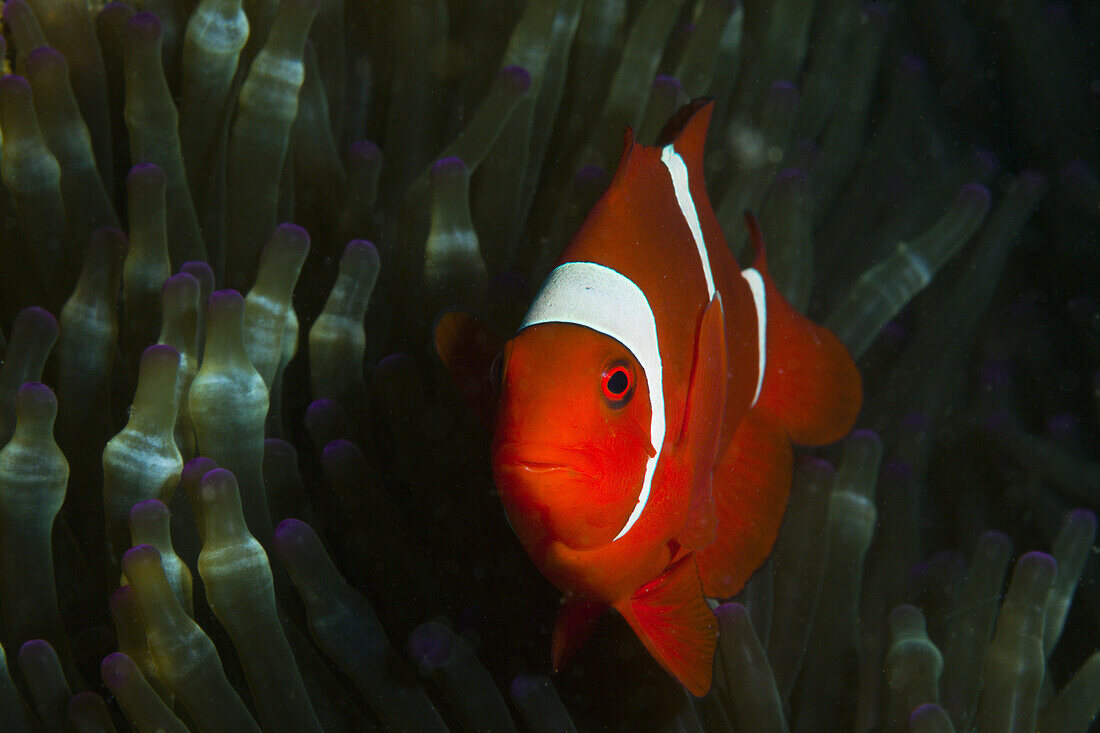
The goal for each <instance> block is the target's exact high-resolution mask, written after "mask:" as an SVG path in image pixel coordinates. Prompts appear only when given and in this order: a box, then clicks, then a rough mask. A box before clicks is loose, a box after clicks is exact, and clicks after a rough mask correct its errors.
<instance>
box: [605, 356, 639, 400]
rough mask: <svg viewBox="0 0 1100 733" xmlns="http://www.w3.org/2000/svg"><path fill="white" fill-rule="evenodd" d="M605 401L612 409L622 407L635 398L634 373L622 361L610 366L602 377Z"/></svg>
mask: <svg viewBox="0 0 1100 733" xmlns="http://www.w3.org/2000/svg"><path fill="white" fill-rule="evenodd" d="M600 387H601V390H602V391H603V396H604V399H605V400H607V401H608V404H610V405H611V406H612V407H622V406H624V405H625V404H626V403H627V402H629V401H630V398H631V397H633V396H634V371H633V370H632V369H630V367H629V366H628V365H627V364H626V363H624V362H621V361H618V362H615V363H613V364H610V365H609V366H608V367H607V368H606V369H604V370H603V374H602V375H600Z"/></svg>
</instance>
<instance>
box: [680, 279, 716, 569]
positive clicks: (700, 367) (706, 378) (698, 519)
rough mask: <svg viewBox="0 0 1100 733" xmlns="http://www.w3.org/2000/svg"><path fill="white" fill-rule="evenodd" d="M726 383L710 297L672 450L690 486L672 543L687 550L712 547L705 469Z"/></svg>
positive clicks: (713, 448)
mask: <svg viewBox="0 0 1100 733" xmlns="http://www.w3.org/2000/svg"><path fill="white" fill-rule="evenodd" d="M726 380H727V375H726V328H725V319H724V318H723V313H722V300H721V298H719V297H718V296H717V295H716V296H714V298H713V299H712V300H711V302H710V305H708V306H707V309H706V311H704V313H703V318H702V320H701V322H700V324H699V335H698V337H697V338H696V342H695V360H694V362H693V363H692V367H691V381H690V382H689V385H688V395H687V405H686V406H685V409H684V422H683V425H682V427H681V429H680V438H679V440H678V441H677V445H676V453H677V456H678V458H679V459H680V461H681V462H682V463H683V465H684V466H686V467H687V470H688V472H689V473H688V475H689V479H688V480H689V481H690V483H691V485H690V487H689V489H690V491H691V494H690V496H691V499H690V504H689V507H688V517H687V521H686V522H685V523H684V528H683V530H681V532H680V533H679V536H677V538H676V541H677V542H679V543H680V545H681V546H682V547H684V548H686V549H689V550H696V549H700V548H703V547H706V546H707V545H709V544H710V543H711V542H713V541H714V537H715V531H716V528H717V522H716V520H715V514H714V498H713V497H712V495H711V471H710V467H711V466H712V465H713V464H714V461H715V458H716V456H717V454H718V437H719V435H720V434H721V432H722V409H723V407H724V406H725V404H726Z"/></svg>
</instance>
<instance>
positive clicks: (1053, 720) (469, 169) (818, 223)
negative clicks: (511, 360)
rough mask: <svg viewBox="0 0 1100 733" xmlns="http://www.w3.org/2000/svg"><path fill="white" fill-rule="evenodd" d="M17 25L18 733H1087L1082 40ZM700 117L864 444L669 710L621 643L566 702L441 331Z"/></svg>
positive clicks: (4, 277)
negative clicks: (843, 368) (840, 355)
mask: <svg viewBox="0 0 1100 733" xmlns="http://www.w3.org/2000/svg"><path fill="white" fill-rule="evenodd" d="M3 20H4V26H3V27H4V29H5V31H6V32H5V34H4V36H3V41H4V43H5V45H4V49H5V60H6V62H7V64H8V66H7V70H9V71H11V72H13V73H10V74H8V75H6V76H4V77H3V78H0V135H2V148H0V155H2V162H0V175H2V179H3V184H4V186H3V192H0V213H2V216H3V219H2V220H0V222H2V223H3V225H4V226H3V229H4V235H3V237H2V239H0V356H2V358H3V363H2V367H0V446H2V449H0V609H2V641H3V650H4V651H5V652H6V656H4V655H2V654H0V661H2V662H3V665H2V666H0V728H2V729H3V730H13V731H14V730H33V729H46V730H68V729H71V728H72V727H73V726H75V727H76V728H77V729H79V730H82V731H85V730H86V731H91V730H97V731H110V730H115V729H124V728H125V726H127V725H129V726H131V727H133V728H134V729H137V730H149V731H152V730H187V729H195V730H219V729H225V730H255V729H259V728H262V729H264V730H292V731H302V730H364V729H369V728H371V727H385V728H390V729H395V730H443V729H446V728H451V727H457V728H463V729H476V730H481V729H486V730H489V729H492V730H511V729H514V728H517V727H526V728H528V729H530V730H533V731H541V730H546V731H550V730H554V731H560V730H574V729H603V728H617V729H624V730H637V729H643V728H644V729H672V728H676V729H683V730H700V729H705V730H739V731H750V730H751V731H787V730H796V731H816V730H849V729H851V730H856V731H865V730H868V729H871V728H875V727H877V728H878V729H881V730H888V731H893V730H906V729H911V730H917V731H949V730H959V731H965V730H970V729H972V728H973V729H977V730H980V731H1002V730H1019V731H1025V730H1026V731H1030V730H1034V729H1039V730H1058V731H1069V732H1071V731H1085V730H1087V729H1088V727H1089V725H1090V723H1091V721H1092V720H1093V718H1094V717H1095V716H1096V714H1097V711H1098V708H1100V691H1098V688H1100V656H1098V655H1097V653H1095V652H1094V651H1093V650H1095V649H1097V648H1098V647H1100V624H1098V622H1097V620H1098V618H1100V596H1098V595H1097V584H1096V581H1097V568H1096V561H1095V554H1096V549H1095V539H1096V516H1095V511H1097V508H1098V507H1100V481H1098V479H1097V476H1100V465H1098V463H1097V460H1096V458H1095V456H1096V454H1097V444H1098V443H1097V442H1098V440H1100V422H1098V418H1100V414H1098V413H1100V410H1098V409H1097V408H1098V407H1100V387H1098V386H1097V385H1100V370H1098V364H1100V330H1098V324H1100V301H1098V300H1097V295H1096V294H1097V293H1100V282H1097V279H1098V278H1097V275H1098V273H1100V267H1098V264H1100V263H1098V259H1097V255H1096V249H1095V247H1093V246H1090V245H1093V244H1095V242H1096V241H1097V235H1098V226H1100V218H1098V217H1097V211H1100V183H1098V181H1097V176H1096V173H1095V170H1096V166H1097V165H1098V160H1097V155H1098V151H1097V149H1096V142H1097V141H1096V137H1095V134H1094V133H1095V130H1096V128H1097V114H1096V98H1097V82H1096V81H1095V80H1092V79H1090V78H1089V71H1088V70H1090V69H1095V68H1100V59H1097V51H1096V48H1095V47H1094V46H1089V45H1087V44H1086V41H1087V39H1089V38H1091V37H1094V36H1095V33H1096V32H1097V30H1098V22H1100V16H1098V14H1097V11H1096V10H1095V8H1094V7H1092V6H1089V5H1088V4H1085V3H1077V4H1063V3H1059V2H1049V3H1041V2H1039V1H1038V0H1011V2H1007V3H1002V4H999V5H998V4H994V3H991V2H988V1H987V0H958V1H957V2H946V1H945V2H934V3H931V2H930V3H924V4H921V6H920V8H919V9H918V8H916V7H915V6H914V7H913V8H909V7H905V6H902V5H899V6H897V7H894V6H890V7H889V9H888V8H887V7H886V6H884V5H880V4H877V3H870V4H866V5H864V4H861V3H857V2H855V1H854V0H820V1H819V2H813V1H812V0H809V1H807V0H780V1H779V2H771V3H759V2H744V3H741V2H738V1H737V0H587V2H585V1H584V0H528V1H527V2H514V1H509V0H476V1H470V2H465V1H463V2H446V1H445V0H361V1H358V2H348V3H344V2H342V1H341V0H279V1H278V2H276V1H275V0H269V1H260V0H246V1H244V2H242V0H198V2H176V1H175V0H146V1H145V2H137V3H132V4H130V3H123V2H113V3H110V4H107V5H103V6H102V7H100V6H99V5H98V4H94V3H93V4H89V3H86V2H81V1H79V0H7V3H6V4H5V6H4V11H3ZM1090 28H1091V29H1092V31H1091V32H1090V31H1089V29H1090ZM1090 33H1091V35H1090ZM1090 84H1091V86H1090ZM702 95H712V96H714V97H715V98H716V100H717V106H716V111H715V116H714V122H713V123H712V126H711V139H710V142H709V152H708V156H707V173H708V190H709V191H710V194H711V198H712V201H713V203H714V206H715V210H716V212H717V213H718V216H719V219H720V221H721V223H722V225H723V228H724V230H725V233H726V235H727V238H728V240H729V243H730V246H731V248H733V250H734V252H735V254H741V251H742V249H743V248H744V247H745V244H746V241H745V239H746V238H745V235H744V233H743V229H742V227H741V225H740V219H741V215H742V212H743V211H744V210H746V209H749V210H753V211H756V212H758V214H759V218H760V221H761V225H762V228H763V231H764V234H765V238H766V240H767V246H768V257H769V261H770V263H771V267H772V270H773V271H774V275H775V278H776V280H777V282H778V284H779V286H780V288H781V289H782V290H783V292H784V294H785V295H786V296H787V298H788V299H789V300H790V301H791V302H792V303H793V304H794V305H795V306H796V307H797V308H799V309H800V310H802V311H804V312H806V313H808V314H810V315H811V316H812V317H813V318H815V319H816V320H818V321H820V322H823V323H826V324H827V325H828V326H829V327H830V328H832V329H833V331H834V332H835V333H836V334H837V335H838V336H839V337H840V338H841V340H842V341H843V342H844V343H845V345H846V346H847V347H848V348H849V350H850V351H851V352H852V354H853V355H854V356H855V357H856V358H857V359H858V360H859V363H860V366H861V370H862V372H863V374H864V384H865V391H866V400H865V408H864V412H863V414H862V415H861V418H860V422H859V426H860V429H858V430H856V431H855V432H853V434H852V435H851V436H850V437H849V438H847V439H846V440H845V441H844V442H843V445H842V448H841V449H840V450H839V451H835V450H830V449H826V450H822V451H816V452H813V453H809V452H807V453H803V454H800V455H799V457H798V460H797V464H796V468H795V479H794V486H793V489H792V496H791V500H790V506H789V509H788V513H787V517H786V519H785V522H784V525H783V527H782V530H781V533H780V537H779V540H778V542H777V543H776V548H775V550H774V553H773V555H772V557H771V559H770V560H769V561H768V562H767V563H766V564H765V565H764V567H762V568H761V569H760V570H759V571H758V572H757V573H756V575H755V576H754V577H753V578H752V580H751V581H750V582H749V584H748V585H747V586H746V588H745V589H744V591H743V592H742V593H741V594H740V595H739V596H738V597H737V598H736V599H720V600H722V601H725V602H724V603H722V604H721V605H719V606H718V607H717V610H716V613H717V616H718V619H719V623H720V627H721V637H720V642H719V655H718V660H717V662H716V665H717V668H716V675H715V685H714V689H713V690H712V692H711V693H710V694H709V695H707V696H706V697H703V698H699V699H695V698H691V697H690V696H688V695H686V694H685V693H684V691H683V690H682V689H680V688H679V687H678V685H677V684H676V683H675V682H674V681H672V680H671V679H669V678H668V677H667V676H666V675H665V674H664V673H663V672H662V671H661V670H660V669H659V668H658V667H657V666H656V665H655V663H653V662H652V660H650V659H649V658H648V656H647V655H646V654H645V652H644V651H643V650H641V648H640V646H639V645H638V643H637V641H636V639H635V638H634V637H633V636H632V635H631V634H630V632H629V630H628V629H627V628H626V626H625V625H624V624H623V623H622V622H621V620H619V619H616V618H614V617H608V618H605V619H604V620H603V621H602V622H601V624H600V627H599V629H598V631H597V634H596V635H595V638H594V640H593V642H591V643H590V645H589V646H588V647H587V648H586V649H584V650H582V651H581V652H580V653H578V655H577V658H576V659H575V660H574V661H573V662H572V663H571V665H570V666H569V667H568V668H567V669H566V670H565V671H564V672H562V673H561V674H559V675H556V676H553V677H551V676H550V674H549V654H548V648H549V634H550V629H551V628H552V623H553V615H554V611H555V603H556V600H557V592H556V591H555V589H553V588H552V587H551V586H550V585H549V584H548V583H547V582H546V581H545V580H544V579H542V578H541V577H539V575H538V573H537V572H536V571H535V570H534V569H533V568H532V567H531V566H530V564H529V562H528V561H527V559H526V558H525V556H524V555H523V553H522V550H521V549H520V547H519V545H518V543H517V542H516V541H515V539H514V537H513V536H512V535H511V533H510V531H509V529H508V526H507V523H506V521H505V519H504V515H503V512H502V510H501V508H500V506H499V502H498V501H497V500H496V497H495V495H494V491H493V487H492V482H491V479H490V478H489V475H488V435H487V433H486V431H485V429H484V427H483V426H482V424H481V423H480V422H479V421H478V418H477V416H475V415H473V414H472V413H470V412H469V411H468V410H467V409H466V407H465V406H464V405H463V403H462V399H461V394H462V392H464V391H468V390H469V389H471V387H470V385H457V386H456V385H454V384H452V383H451V381H450V379H449V378H448V377H447V375H446V374H445V373H444V371H443V369H442V366H441V364H440V363H439V361H438V359H437V358H436V356H435V354H434V352H433V349H432V346H431V344H432V340H431V330H432V324H433V320H434V319H435V317H436V316H437V314H438V313H439V312H440V311H441V310H442V309H445V308H452V309H453V308H461V309H466V310H471V311H475V312H478V313H479V314H481V315H482V316H483V317H484V318H485V319H486V320H487V321H488V322H490V323H491V324H492V325H493V326H494V327H495V328H496V329H498V330H499V331H500V333H509V332H511V331H512V330H513V329H514V328H515V326H516V325H517V323H518V322H519V319H520V318H521V317H522V314H523V312H524V310H525V307H526V303H527V301H528V299H529V297H530V294H531V292H532V289H533V287H535V286H537V284H538V283H539V282H540V281H541V279H542V277H543V276H544V275H545V274H546V272H547V271H548V270H549V268H550V266H551V265H552V263H553V261H554V258H555V257H556V256H557V253H558V252H559V251H560V250H561V248H562V247H563V245H564V244H565V243H566V242H567V241H568V239H569V237H570V236H571V235H572V233H573V231H574V230H575V229H576V228H577V226H578V225H579V224H580V222H581V221H582V220H583V217H584V215H585V213H586V211H587V210H588V208H589V207H590V206H591V205H592V203H593V202H594V201H595V200H596V198H597V197H598V196H599V194H600V193H601V191H602V189H603V187H604V186H605V185H606V182H607V181H608V174H609V173H610V172H611V171H612V170H613V167H614V165H615V161H616V156H617V154H618V150H619V140H620V138H621V135H622V133H623V130H624V126H625V125H627V124H629V125H632V126H633V127H634V129H635V130H636V132H637V135H638V138H639V139H640V140H641V141H642V142H647V143H648V142H652V140H653V139H654V138H655V137H656V135H657V133H658V131H659V130H660V128H661V126H662V125H663V123H664V121H665V120H667V119H668V117H669V116H670V115H671V114H672V113H673V112H674V111H675V110H676V109H677V108H678V107H679V106H680V105H681V104H683V103H684V102H685V101H687V100H689V99H691V98H694V97H698V96H702ZM1048 180H1049V181H1050V182H1051V184H1050V190H1049V192H1048V183H1047V182H1048ZM834 464H835V465H836V468H834V467H833V465H834ZM1013 547H1019V548H1022V549H1026V550H1033V549H1038V550H1049V553H1050V554H1045V553H1044V552H1040V551H1031V552H1027V553H1026V554H1022V555H1021V556H1020V557H1018V558H1016V559H1015V562H1014V563H1013V557H1014V556H1013ZM966 558H969V560H967V559H966ZM1010 566H1012V568H1013V569H1012V571H1011V581H1010V582H1009V583H1008V584H1007V587H1006V585H1005V576H1006V573H1008V569H1009V567H1010ZM1075 596H1076V597H1077V598H1078V599H1080V602H1078V603H1074V604H1072V605H1071V601H1072V600H1073V599H1074V597H1075ZM1060 639H1065V641H1064V642H1063V643H1061V644H1058V643H1057V642H1058V641H1059V640H1060ZM1090 654H1091V656H1090ZM13 662H14V663H13Z"/></svg>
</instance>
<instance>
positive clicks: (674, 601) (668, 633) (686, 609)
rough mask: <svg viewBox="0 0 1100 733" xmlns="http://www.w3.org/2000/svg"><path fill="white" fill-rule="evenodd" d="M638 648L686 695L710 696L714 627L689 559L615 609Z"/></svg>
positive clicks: (715, 622)
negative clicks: (641, 645) (636, 639)
mask: <svg viewBox="0 0 1100 733" xmlns="http://www.w3.org/2000/svg"><path fill="white" fill-rule="evenodd" d="M615 608H616V609H617V610H618V611H619V613H621V614H622V615H623V618H625V619H626V622H627V623H628V624H630V627H631V628H632V629H634V633H635V634H637V635H638V638H639V639H640V640H641V642H642V644H643V645H644V646H645V648H646V649H647V650H648V651H649V653H650V654H652V655H653V658H654V659H656V660H657V661H658V662H659V663H660V665H661V666H662V667H664V668H665V670H666V671H667V672H668V673H669V674H671V675H672V676H673V677H675V678H676V679H677V681H679V682H680V684H682V685H683V686H684V687H685V688H686V689H687V691H688V692H690V693H691V694H693V695H695V696H696V697H702V696H703V695H705V694H706V693H707V691H708V690H710V684H711V676H712V674H713V670H714V646H715V644H716V643H717V641H718V621H717V620H716V619H715V617H714V613H713V612H712V611H711V610H710V607H709V606H708V605H707V603H706V601H705V600H703V594H702V588H701V586H700V584H699V574H698V570H697V569H696V566H695V557H694V555H688V556H686V557H684V558H683V559H682V560H679V561H677V562H676V563H675V564H674V565H672V566H671V567H670V568H669V569H668V570H666V571H665V573H664V574H662V575H661V576H660V577H659V578H657V579H655V580H652V581H650V582H649V583H647V584H645V585H644V586H642V587H641V588H639V589H638V590H637V591H635V592H634V595H632V596H631V597H630V598H629V599H627V600H625V601H620V602H619V603H616V604H615Z"/></svg>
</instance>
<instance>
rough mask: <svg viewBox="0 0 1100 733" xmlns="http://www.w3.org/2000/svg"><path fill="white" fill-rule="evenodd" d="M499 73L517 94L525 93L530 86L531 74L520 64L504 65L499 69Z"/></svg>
mask: <svg viewBox="0 0 1100 733" xmlns="http://www.w3.org/2000/svg"><path fill="white" fill-rule="evenodd" d="M500 75H501V76H502V77H503V78H504V79H505V81H507V82H508V83H509V84H510V85H511V86H512V88H513V89H514V90H515V91H516V93H517V94H525V93H526V92H527V90H528V89H530V88H531V75H530V74H529V73H528V72H527V69H525V68H523V67H522V66H505V67H504V68H503V69H501V70H500Z"/></svg>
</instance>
